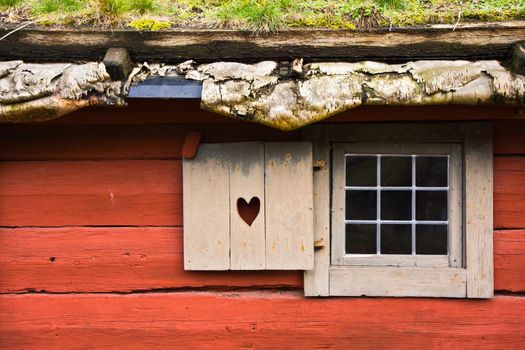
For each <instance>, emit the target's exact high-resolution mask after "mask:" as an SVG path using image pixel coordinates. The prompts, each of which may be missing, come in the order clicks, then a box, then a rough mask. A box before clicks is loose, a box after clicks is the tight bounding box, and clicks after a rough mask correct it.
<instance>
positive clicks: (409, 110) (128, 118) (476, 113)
mask: <svg viewBox="0 0 525 350" xmlns="http://www.w3.org/2000/svg"><path fill="white" fill-rule="evenodd" d="M513 118H516V113H515V111H514V109H513V108H509V107H488V106H483V107H479V106H459V105H450V106H363V107H358V108H354V109H351V110H349V111H346V112H344V113H340V114H337V115H335V116H333V117H331V118H328V119H326V122H330V123H336V122H350V121H354V122H355V121H362V122H366V121H397V120H399V121H409V120H420V121H425V120H426V121H437V120H450V121H463V120H496V119H513ZM146 123H148V124H200V123H228V124H237V123H245V122H241V121H238V120H235V119H232V118H228V117H224V116H221V115H218V114H215V113H211V112H208V111H205V110H202V109H200V101H198V100H161V99H159V100H151V99H144V100H130V101H129V104H128V107H127V108H107V107H93V108H87V109H83V110H80V111H77V112H74V113H71V114H68V115H66V116H64V117H62V118H59V119H55V120H52V121H48V122H45V123H43V124H63V125H64V124H146Z"/></svg>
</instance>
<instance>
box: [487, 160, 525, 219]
mask: <svg viewBox="0 0 525 350" xmlns="http://www.w3.org/2000/svg"><path fill="white" fill-rule="evenodd" d="M524 198H525V157H523V158H521V157H506V158H503V157H498V158H495V159H494V227H495V228H525V200H524Z"/></svg>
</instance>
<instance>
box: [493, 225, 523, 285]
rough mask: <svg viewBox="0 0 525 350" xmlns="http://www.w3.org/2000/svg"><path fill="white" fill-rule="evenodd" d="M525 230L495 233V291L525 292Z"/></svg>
mask: <svg viewBox="0 0 525 350" xmlns="http://www.w3.org/2000/svg"><path fill="white" fill-rule="evenodd" d="M524 271H525V230H509V231H496V232H494V289H496V290H506V291H510V292H523V291H525V273H524Z"/></svg>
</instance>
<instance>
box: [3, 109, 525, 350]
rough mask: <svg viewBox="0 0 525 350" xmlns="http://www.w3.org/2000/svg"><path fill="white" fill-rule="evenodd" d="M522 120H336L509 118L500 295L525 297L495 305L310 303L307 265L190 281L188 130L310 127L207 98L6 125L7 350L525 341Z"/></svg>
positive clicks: (498, 216) (472, 113) (224, 138)
mask: <svg viewBox="0 0 525 350" xmlns="http://www.w3.org/2000/svg"><path fill="white" fill-rule="evenodd" d="M175 105H176V110H177V115H175V116H174V114H173V110H175V109H174V107H175ZM145 114H147V115H148V120H147V122H148V123H149V124H147V125H145V124H144V122H145V119H144V115H145ZM514 117H515V112H514V111H513V110H512V109H510V108H477V107H461V106H455V107H452V106H451V107H415V108H400V107H395V108H391V107H377V108H376V107H369V108H358V109H355V110H353V111H349V112H347V113H343V114H341V115H338V116H334V117H332V118H329V119H328V120H327V121H326V122H349V121H374V122H378V121H396V120H404V121H407V120H414V121H429V122H431V121H438V120H448V121H462V120H491V119H492V120H498V121H497V122H495V123H494V152H495V160H494V182H495V194H494V198H495V202H494V204H495V206H494V218H495V227H496V229H497V230H496V231H495V233H494V271H495V272H494V273H495V276H494V277H495V289H496V294H498V293H499V292H500V291H505V292H516V293H520V294H516V295H514V296H502V295H501V294H500V295H496V297H495V298H494V299H492V300H448V299H424V298H423V299H406V298H374V299H371V298H304V297H302V273H301V272H298V271H281V272H274V271H260V272H249V271H246V272H202V273H200V272H185V271H184V270H183V268H182V261H183V259H182V258H183V256H182V254H183V252H182V224H183V222H182V170H181V160H180V159H181V157H182V155H183V143H184V140H185V137H186V135H187V133H188V132H189V131H192V130H194V131H198V132H200V133H201V134H202V142H229V141H232V142H233V141H234V142H239V141H255V140H259V141H286V140H290V141H292V140H294V141H295V140H299V139H300V138H301V134H302V131H300V130H299V131H296V132H292V133H284V132H280V131H276V130H272V129H269V128H266V127H263V126H260V125H255V124H249V123H240V122H238V121H235V120H233V119H227V118H223V117H220V116H216V115H213V114H211V113H208V112H205V111H200V110H198V104H196V102H195V101H177V102H176V103H174V102H172V101H155V102H154V103H152V102H151V101H136V102H135V101H132V102H131V106H130V108H129V109H126V110H111V109H91V110H87V111H82V112H78V113H74V114H73V115H71V116H68V117H65V118H63V119H59V120H56V121H52V122H47V123H40V124H30V125H29V124H28V125H2V126H0V160H2V162H0V226H3V227H2V228H0V347H1V348H6V349H28V348H53V349H62V348H64V349H66V348H86V349H88V348H89V349H91V348H112V349H117V348H126V349H130V348H145V349H150V348H169V349H173V348H185V349H186V348H269V349H275V348H334V349H339V348H341V349H348V348H373V349H381V348H403V349H407V348H447V349H448V348H452V349H453V348H462V349H463V348H483V349H491V348H494V349H501V348H505V349H513V348H516V349H519V348H525V336H524V335H523V329H525V298H524V297H523V296H522V294H521V293H523V292H525V275H524V274H523V271H524V270H525V204H524V203H525V201H524V200H523V199H524V198H525V182H524V180H525V157H524V156H525V142H523V140H524V136H525V122H523V121H521V120H510V119H512V118H514ZM93 226H102V227H93ZM116 226H119V227H116ZM211 234H212V233H211ZM261 289H265V291H264V292H261ZM204 290H205V291H207V292H205V293H203V292H202V291H204ZM34 292H47V293H42V294H35V293H34ZM146 292H147V293H146ZM9 293H23V294H20V295H13V294H9ZM48 293H52V294H48ZM55 293H56V294H55ZM62 293H68V294H62ZM77 293H80V294H77ZM84 293H96V294H84ZM120 293H124V294H120Z"/></svg>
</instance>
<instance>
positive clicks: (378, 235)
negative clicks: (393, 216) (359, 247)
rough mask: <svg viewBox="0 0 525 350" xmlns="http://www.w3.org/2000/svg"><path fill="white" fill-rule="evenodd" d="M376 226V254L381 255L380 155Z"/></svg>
mask: <svg viewBox="0 0 525 350" xmlns="http://www.w3.org/2000/svg"><path fill="white" fill-rule="evenodd" d="M376 178H377V180H376V181H377V190H376V193H377V198H376V199H377V216H376V218H377V224H376V253H377V255H381V155H378V156H377V174H376Z"/></svg>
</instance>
